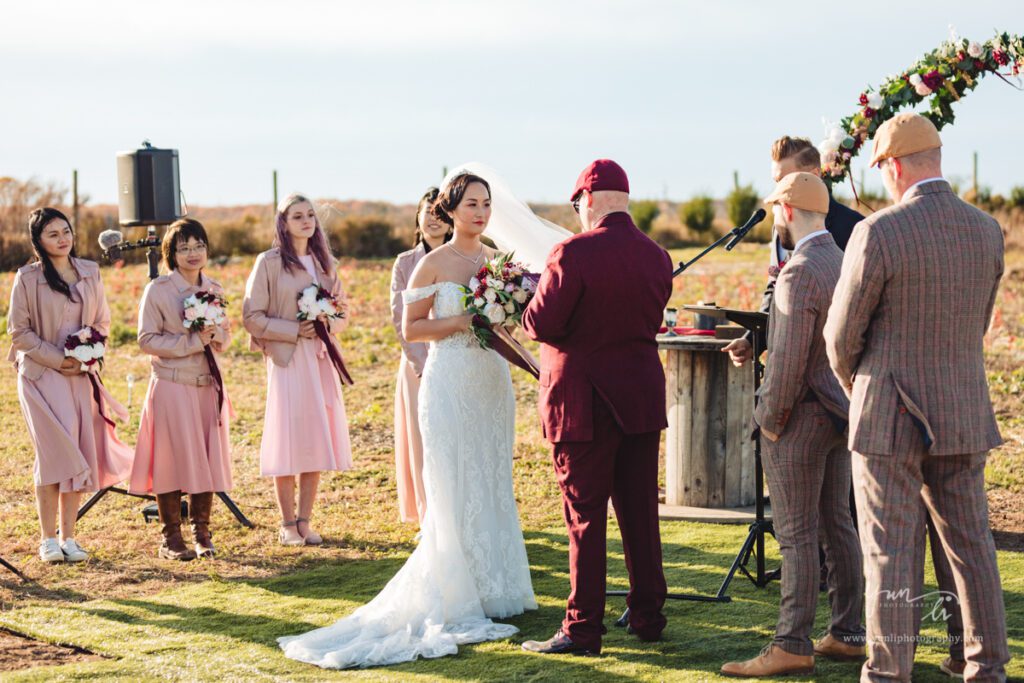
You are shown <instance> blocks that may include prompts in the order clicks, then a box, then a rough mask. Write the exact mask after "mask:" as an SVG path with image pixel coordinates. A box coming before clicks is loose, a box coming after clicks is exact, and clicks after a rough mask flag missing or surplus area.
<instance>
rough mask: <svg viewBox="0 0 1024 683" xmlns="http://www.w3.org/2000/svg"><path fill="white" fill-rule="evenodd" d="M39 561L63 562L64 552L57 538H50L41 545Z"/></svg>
mask: <svg viewBox="0 0 1024 683" xmlns="http://www.w3.org/2000/svg"><path fill="white" fill-rule="evenodd" d="M39 559H40V560H42V561H43V562H63V561H64V551H63V550H61V549H60V543H58V542H57V539H56V538H48V539H46V540H45V541H43V542H42V543H40V544H39Z"/></svg>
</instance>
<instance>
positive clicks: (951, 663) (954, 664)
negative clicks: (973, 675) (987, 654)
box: [939, 657, 967, 678]
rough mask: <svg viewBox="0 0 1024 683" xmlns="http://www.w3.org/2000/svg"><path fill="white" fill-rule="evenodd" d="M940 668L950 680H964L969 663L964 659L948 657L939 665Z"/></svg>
mask: <svg viewBox="0 0 1024 683" xmlns="http://www.w3.org/2000/svg"><path fill="white" fill-rule="evenodd" d="M939 668H940V669H942V673H944V674H946V675H947V676H949V677H950V678H963V677H964V669H966V668H967V662H965V661H964V660H962V659H953V658H952V657H946V658H945V659H943V660H942V664H940V665H939Z"/></svg>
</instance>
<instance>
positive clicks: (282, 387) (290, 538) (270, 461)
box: [242, 194, 352, 545]
mask: <svg viewBox="0 0 1024 683" xmlns="http://www.w3.org/2000/svg"><path fill="white" fill-rule="evenodd" d="M314 282H316V283H318V284H319V285H320V287H322V288H324V289H326V290H328V291H329V292H331V293H332V294H333V295H334V296H335V297H336V298H337V299H338V300H339V302H341V304H342V308H343V309H344V310H346V313H347V306H346V305H345V302H344V293H343V292H342V289H341V281H340V280H339V279H338V275H337V264H336V262H335V261H334V259H333V257H332V256H331V252H330V248H329V247H328V245H327V237H326V235H325V234H324V231H323V228H322V227H321V226H320V221H319V219H317V216H316V210H315V208H314V206H313V203H312V202H311V201H310V200H309V199H307V198H306V197H304V196H302V195H299V194H292V195H289V196H288V197H285V198H284V200H282V202H281V203H280V204H279V205H278V207H277V215H276V237H275V239H274V247H273V248H272V249H270V250H269V251H265V252H263V253H262V254H260V255H259V256H258V257H257V258H256V264H255V265H254V266H253V270H252V273H250V274H249V280H248V282H247V283H246V286H245V301H244V302H243V304H242V316H243V319H244V324H245V329H246V330H248V331H249V334H250V336H251V342H252V347H253V348H255V349H259V350H261V351H262V352H263V354H264V356H265V357H266V363H267V409H266V413H265V416H264V424H263V442H262V444H261V446H260V473H261V474H263V475H264V476H269V477H274V486H275V490H276V492H277V504H278V507H279V508H280V510H281V528H280V530H279V533H278V537H279V540H280V542H281V543H282V544H284V545H319V544H321V543H323V538H322V537H321V536H320V534H318V533H317V532H316V531H314V530H313V528H312V527H311V526H310V521H309V520H310V517H311V516H312V513H313V504H314V502H315V501H316V493H317V487H318V486H319V484H320V473H321V472H327V471H332V470H333V471H343V470H347V469H349V468H350V467H351V466H352V447H351V445H350V444H349V434H348V418H347V417H346V415H345V402H344V400H343V399H342V394H341V381H340V379H339V377H338V372H337V371H336V369H335V366H334V365H333V364H332V362H331V360H330V355H329V353H328V350H327V347H326V346H325V344H324V342H323V341H321V340H320V339H319V338H318V337H317V335H316V332H315V330H314V326H313V322H312V321H301V322H300V321H299V320H298V318H297V315H298V311H299V308H298V298H299V294H300V293H301V292H302V290H304V289H305V288H306V287H308V286H310V285H311V284H313V283H314ZM347 325H348V317H347V315H346V317H344V318H341V319H334V320H330V321H329V331H330V335H329V336H328V341H329V343H330V344H332V346H333V349H334V350H335V351H336V352H337V353H338V355H339V357H340V353H341V349H340V348H339V346H338V342H337V340H336V339H335V338H334V335H335V334H337V333H339V332H341V331H342V330H344V329H345V327H346V326H347ZM296 478H298V488H299V503H298V513H297V514H296V508H295V484H296Z"/></svg>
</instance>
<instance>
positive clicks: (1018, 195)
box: [1006, 185, 1024, 209]
mask: <svg viewBox="0 0 1024 683" xmlns="http://www.w3.org/2000/svg"><path fill="white" fill-rule="evenodd" d="M1006 204H1007V206H1010V207H1012V208H1017V209H1021V208H1024V185H1017V186H1016V187H1013V188H1011V189H1010V198H1009V199H1008V200H1007V201H1006Z"/></svg>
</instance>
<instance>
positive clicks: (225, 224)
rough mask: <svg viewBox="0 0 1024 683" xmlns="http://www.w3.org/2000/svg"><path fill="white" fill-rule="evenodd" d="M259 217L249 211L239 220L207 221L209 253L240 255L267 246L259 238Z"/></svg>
mask: <svg viewBox="0 0 1024 683" xmlns="http://www.w3.org/2000/svg"><path fill="white" fill-rule="evenodd" d="M259 232H260V219H259V218H257V217H256V216H254V215H252V214H251V213H247V214H245V215H244V216H242V220H241V221H240V222H233V221H231V222H229V221H207V225H206V234H207V235H209V236H210V254H211V255H213V256H241V255H243V254H258V253H260V252H261V251H263V250H264V249H266V248H267V247H269V246H270V244H269V243H266V244H264V241H265V240H260V239H259V237H258V235H259Z"/></svg>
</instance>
